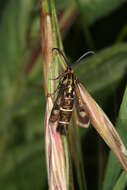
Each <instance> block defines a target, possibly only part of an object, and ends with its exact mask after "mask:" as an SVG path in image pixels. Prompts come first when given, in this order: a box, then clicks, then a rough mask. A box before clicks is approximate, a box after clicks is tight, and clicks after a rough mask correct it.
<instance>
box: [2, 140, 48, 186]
mask: <svg viewBox="0 0 127 190" xmlns="http://www.w3.org/2000/svg"><path fill="white" fill-rule="evenodd" d="M43 155H44V147H42V139H41V138H40V139H38V142H33V143H32V142H31V143H29V144H26V145H25V146H19V147H17V148H15V149H14V150H10V152H7V153H4V155H3V156H1V160H0V164H1V166H2V167H1V170H0V189H6V190H14V189H15V190H17V189H20V188H21V189H27V190H31V189H32V190H34V189H46V186H47V180H46V178H47V176H46V168H45V159H44V156H43ZM42 170H43V172H42Z"/></svg>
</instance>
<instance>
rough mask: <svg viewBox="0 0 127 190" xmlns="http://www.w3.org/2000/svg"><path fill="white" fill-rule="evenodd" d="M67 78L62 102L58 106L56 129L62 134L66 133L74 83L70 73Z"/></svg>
mask: <svg viewBox="0 0 127 190" xmlns="http://www.w3.org/2000/svg"><path fill="white" fill-rule="evenodd" d="M70 77H71V78H69V79H68V82H67V85H66V89H65V90H64V95H63V103H62V105H61V107H60V113H59V120H58V127H57V131H59V132H60V133H62V134H66V131H67V127H68V124H69V122H70V119H71V116H72V111H73V104H74V84H73V79H72V75H71V76H70Z"/></svg>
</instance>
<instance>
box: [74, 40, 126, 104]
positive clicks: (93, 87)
mask: <svg viewBox="0 0 127 190" xmlns="http://www.w3.org/2000/svg"><path fill="white" fill-rule="evenodd" d="M126 68H127V44H126V43H123V44H122V43H121V44H118V45H114V46H112V47H109V48H106V49H104V50H103V51H101V52H99V53H97V54H95V55H93V56H91V58H88V59H85V61H84V62H82V63H81V64H77V65H76V66H75V68H74V69H75V73H76V75H77V77H78V79H79V80H80V82H81V83H83V84H84V86H85V87H86V88H87V89H88V91H89V92H90V93H91V94H93V95H94V97H95V98H96V99H97V100H99V101H101V100H102V99H104V98H105V97H108V96H109V95H111V94H112V93H113V92H114V91H115V89H116V87H117V86H118V84H119V83H120V82H121V80H122V79H123V77H124V75H125V74H126Z"/></svg>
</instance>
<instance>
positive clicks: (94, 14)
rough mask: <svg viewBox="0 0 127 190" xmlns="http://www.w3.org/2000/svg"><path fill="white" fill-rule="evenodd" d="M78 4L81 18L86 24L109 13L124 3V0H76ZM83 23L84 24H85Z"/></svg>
mask: <svg viewBox="0 0 127 190" xmlns="http://www.w3.org/2000/svg"><path fill="white" fill-rule="evenodd" d="M77 1H78V3H79V4H80V11H81V14H82V15H83V20H84V21H85V22H86V23H87V25H90V24H93V23H94V22H95V21H97V20H99V19H100V18H102V17H104V16H107V15H109V14H110V13H111V12H113V11H114V10H115V9H117V8H118V7H119V6H120V5H122V4H123V3H125V0H112V1H110V0H106V1H105V0H101V1H99V0H87V1H86V0H77ZM86 23H85V24H86Z"/></svg>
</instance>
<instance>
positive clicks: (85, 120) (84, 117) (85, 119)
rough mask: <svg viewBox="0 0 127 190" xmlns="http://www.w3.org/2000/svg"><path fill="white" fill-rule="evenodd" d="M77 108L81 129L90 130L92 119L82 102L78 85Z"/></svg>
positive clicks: (76, 92)
mask: <svg viewBox="0 0 127 190" xmlns="http://www.w3.org/2000/svg"><path fill="white" fill-rule="evenodd" d="M75 108H76V112H77V120H78V124H79V125H80V126H81V127H85V128H88V127H89V125H90V119H89V116H88V114H87V112H86V109H85V104H84V103H83V102H82V98H81V94H80V92H79V90H78V84H77V85H76V87H75Z"/></svg>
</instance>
